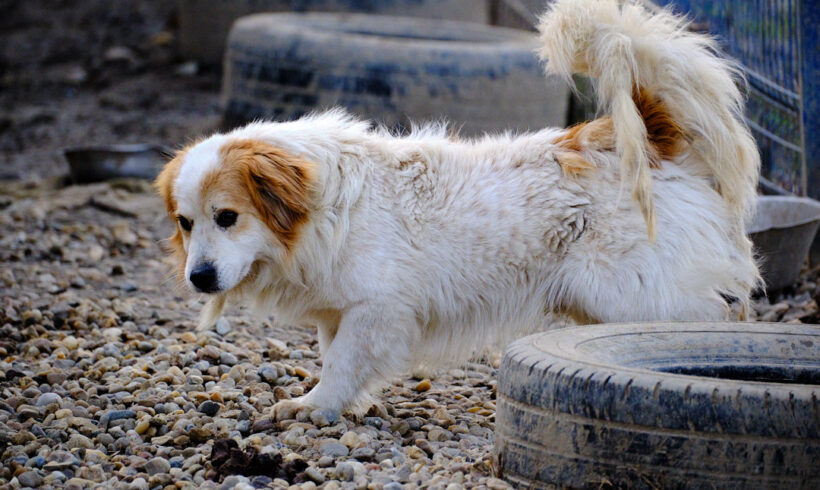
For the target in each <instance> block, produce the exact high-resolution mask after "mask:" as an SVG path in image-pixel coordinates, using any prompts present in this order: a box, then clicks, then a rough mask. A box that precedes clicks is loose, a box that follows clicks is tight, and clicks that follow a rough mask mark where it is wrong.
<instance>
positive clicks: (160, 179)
mask: <svg viewBox="0 0 820 490" xmlns="http://www.w3.org/2000/svg"><path fill="white" fill-rule="evenodd" d="M184 157H185V150H182V151H179V152H177V154H176V155H175V156H174V158H173V159H171V161H170V162H168V163H166V164H165V167H164V168H163V169H162V171H161V172H160V173H159V175H158V176H157V178H156V180H155V181H154V188H155V189H156V190H157V192H158V193H159V195H160V196H161V197H162V198H163V199H164V200H165V208H166V210H167V211H168V216H170V217H171V219H172V220H173V221H174V222H175V223H176V218H175V216H174V215H175V214H176V212H177V202H176V199H175V198H174V181H176V179H177V177H178V176H179V170H180V168H181V167H182V160H183V158H184ZM162 248H163V249H164V250H165V251H166V252H167V253H169V254H170V255H171V256H172V257H173V258H174V262H175V264H176V265H175V267H174V276H175V278H176V280H177V283H178V284H180V285H181V284H183V283H184V282H185V260H186V255H185V248H184V247H183V245H182V233H180V231H179V226H175V228H174V234H173V235H171V236H170V237H169V238H168V239H167V240H164V241H163V242H162Z"/></svg>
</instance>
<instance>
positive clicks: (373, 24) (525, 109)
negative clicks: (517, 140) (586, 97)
mask: <svg viewBox="0 0 820 490" xmlns="http://www.w3.org/2000/svg"><path fill="white" fill-rule="evenodd" d="M536 46H537V40H536V37H535V35H534V34H531V33H528V32H523V31H518V30H514V29H504V28H497V27H490V26H482V25H478V24H472V23H468V22H451V21H442V20H435V21H434V20H421V19H411V18H402V17H385V16H371V15H344V14H258V15H252V16H248V17H243V18H242V19H239V20H238V21H237V22H236V23H235V24H234V27H233V28H232V30H231V34H230V37H229V41H228V49H227V52H226V55H225V67H224V79H223V84H222V87H223V104H224V108H225V121H226V124H227V125H228V126H235V125H238V124H242V123H244V122H248V121H250V120H253V119H277V120H289V119H295V118H298V117H300V116H302V115H304V114H306V113H308V112H311V111H314V110H319V109H323V108H329V107H333V106H342V107H345V108H347V109H348V110H350V111H351V112H353V113H355V114H357V115H359V116H362V117H365V118H369V119H374V120H376V121H378V122H381V123H383V124H385V125H387V126H388V127H397V126H398V127H407V125H408V123H409V121H417V122H418V121H424V120H431V119H442V118H445V119H447V120H449V121H452V122H453V123H454V127H456V128H458V129H460V130H461V133H462V134H465V135H475V134H479V133H482V132H486V131H503V130H528V129H530V130H536V129H540V128H542V127H544V126H563V125H564V123H565V121H566V113H567V106H568V98H569V97H568V94H569V89H568V87H567V86H566V84H565V83H563V82H562V81H560V80H558V79H556V78H551V79H547V78H546V77H545V76H544V74H543V71H542V68H541V65H540V63H539V61H538V60H537V58H536V56H535V54H534V52H533V51H534V49H535V47H536Z"/></svg>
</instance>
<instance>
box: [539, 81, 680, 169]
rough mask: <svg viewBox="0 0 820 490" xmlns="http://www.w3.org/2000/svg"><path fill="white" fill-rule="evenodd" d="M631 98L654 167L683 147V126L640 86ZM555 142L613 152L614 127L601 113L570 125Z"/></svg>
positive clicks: (573, 148)
mask: <svg viewBox="0 0 820 490" xmlns="http://www.w3.org/2000/svg"><path fill="white" fill-rule="evenodd" d="M633 100H634V102H635V107H636V108H637V109H638V112H639V113H640V115H641V118H643V120H644V126H645V127H646V136H647V139H648V140H649V144H650V147H649V154H650V155H649V156H650V162H649V163H650V166H651V167H652V168H658V166H659V165H660V161H661V160H671V159H673V158H675V157H676V156H678V155H679V154H680V153H681V152H682V151H683V150H684V147H685V143H686V139H685V137H684V132H683V129H681V127H680V125H678V124H677V122H675V120H674V119H673V118H672V115H671V114H670V113H669V109H668V108H667V107H666V104H665V103H664V102H663V101H662V100H660V99H658V98H657V97H653V96H652V95H650V94H649V93H648V92H647V91H646V90H644V89H643V88H641V89H638V90H637V91H635V94H634V95H633ZM555 144H557V145H558V146H560V147H561V148H564V149H567V150H570V151H574V152H583V151H585V150H589V151H614V150H615V129H614V127H613V125H612V119H611V118H610V117H609V116H605V117H601V118H598V119H595V120H593V121H588V122H584V123H580V124H576V125H575V126H571V127H570V128H567V131H566V133H564V134H563V135H561V136H559V137H558V139H556V140H555Z"/></svg>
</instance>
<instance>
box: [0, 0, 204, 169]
mask: <svg viewBox="0 0 820 490" xmlns="http://www.w3.org/2000/svg"><path fill="white" fill-rule="evenodd" d="M175 5H176V2H171V1H161V0H154V1H144V0H143V1H140V0H117V1H116V2H111V1H107V0H52V1H45V0H34V1H31V0H0V12H3V15H0V107H2V108H3V110H2V112H0V178H2V179H10V178H13V179H20V178H26V179H30V178H34V179H36V178H43V177H48V176H59V175H65V174H67V171H68V169H67V166H66V163H65V161H64V160H63V158H62V155H61V152H60V150H61V149H62V148H65V147H72V146H86V145H95V144H112V143H138V142H150V143H162V144H166V145H168V146H170V147H178V146H180V145H182V144H184V143H185V142H186V141H188V140H190V139H191V138H194V137H196V136H199V135H201V134H204V133H207V132H209V131H211V130H212V129H214V128H215V127H216V126H217V125H218V123H219V111H218V101H219V94H218V92H219V77H220V76H219V73H218V70H217V69H216V68H215V67H203V66H198V65H196V64H195V63H190V62H187V61H186V60H184V59H180V58H178V57H177V55H176V54H175V53H176V50H175V45H176V42H177V39H176V37H175V34H176V25H177V20H176V17H175V15H176V14H175V9H174V6H175Z"/></svg>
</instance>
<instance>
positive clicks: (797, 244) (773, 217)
mask: <svg viewBox="0 0 820 490" xmlns="http://www.w3.org/2000/svg"><path fill="white" fill-rule="evenodd" d="M818 226H820V202H818V201H815V200H814V199H808V198H805V197H796V196H760V197H759V198H758V205H757V214H756V215H755V219H754V221H753V222H752V224H751V225H749V226H748V227H747V232H748V233H749V237H750V238H751V239H752V242H754V246H755V250H756V252H757V254H758V255H759V256H760V258H761V274H762V275H763V280H764V281H766V291H768V292H772V291H778V290H780V289H783V288H785V287H788V286H791V285H793V284H794V283H796V282H797V278H798V277H799V275H800V269H801V267H802V266H803V263H804V262H805V260H806V256H807V255H808V253H809V248H810V247H811V244H812V241H813V240H814V236H815V235H816V234H817V228H818Z"/></svg>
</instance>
